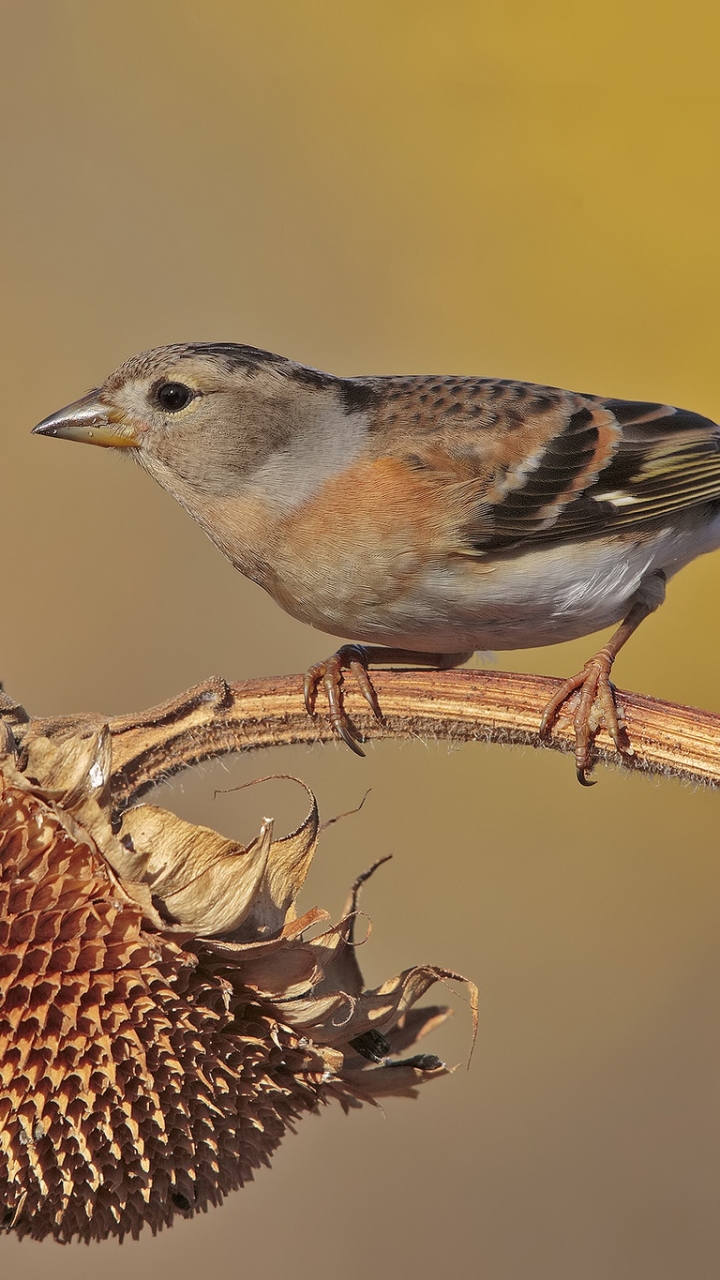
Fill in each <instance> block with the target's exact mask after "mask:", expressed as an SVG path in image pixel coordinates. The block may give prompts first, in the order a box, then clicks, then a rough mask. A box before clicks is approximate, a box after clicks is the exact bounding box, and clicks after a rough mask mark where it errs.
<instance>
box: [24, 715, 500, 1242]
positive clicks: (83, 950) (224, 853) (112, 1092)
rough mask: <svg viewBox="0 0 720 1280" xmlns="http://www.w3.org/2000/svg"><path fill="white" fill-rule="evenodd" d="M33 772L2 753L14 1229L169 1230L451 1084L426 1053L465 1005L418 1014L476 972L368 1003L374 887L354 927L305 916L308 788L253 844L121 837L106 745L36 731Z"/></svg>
mask: <svg viewBox="0 0 720 1280" xmlns="http://www.w3.org/2000/svg"><path fill="white" fill-rule="evenodd" d="M23 766H24V767H23V769H22V770H20V769H19V768H18V766H17V765H16V762H15V761H14V759H13V757H12V756H10V755H6V756H3V757H0V1226H2V1228H4V1229H6V1230H14V1231H16V1232H17V1233H18V1235H20V1236H28V1235H29V1236H33V1237H34V1238H36V1239H41V1238H43V1237H45V1236H53V1237H54V1238H55V1239H56V1240H60V1241H67V1240H70V1239H72V1238H73V1237H78V1238H80V1239H82V1240H91V1239H103V1238H105V1237H107V1236H109V1235H117V1236H120V1237H121V1238H122V1237H123V1236H125V1235H128V1234H129V1235H132V1236H137V1235H138V1234H139V1232H140V1230H141V1228H142V1227H143V1226H144V1225H145V1224H149V1225H150V1227H151V1228H152V1230H153V1231H155V1230H157V1229H159V1228H160V1227H162V1226H163V1225H167V1224H169V1223H170V1222H171V1221H172V1219H173V1217H174V1216H175V1215H176V1214H178V1213H179V1214H183V1215H185V1216H188V1215H192V1214H193V1213H194V1212H196V1211H198V1210H200V1209H203V1210H204V1209H207V1208H208V1206H209V1205H211V1204H217V1203H219V1202H220V1201H221V1200H222V1199H223V1197H224V1196H225V1195H226V1194H227V1192H228V1191H230V1190H232V1189H233V1188H235V1187H238V1186H241V1185H242V1184H243V1182H245V1181H247V1180H248V1179H250V1178H252V1176H253V1170H254V1169H256V1168H257V1167H258V1166H259V1165H260V1164H262V1163H268V1160H269V1157H270V1155H271V1153H272V1152H273V1150H274V1149H275V1147H276V1146H277V1144H278V1143H279V1142H280V1140H281V1138H282V1136H283V1134H284V1133H285V1131H286V1130H287V1129H288V1128H292V1127H293V1123H294V1122H295V1121H296V1120H297V1119H298V1118H299V1117H300V1116H301V1115H302V1114H303V1113H305V1112H308V1111H316V1110H317V1109H318V1107H319V1106H320V1104H322V1103H325V1102H328V1101H331V1100H333V1099H335V1100H337V1101H338V1102H339V1103H340V1105H341V1106H342V1107H343V1108H344V1109H345V1110H348V1109H349V1108H351V1107H355V1106H358V1105H361V1103H363V1102H372V1101H374V1099H376V1098H377V1097H381V1096H385V1095H388V1094H395V1095H402V1096H408V1097H413V1096H414V1095H415V1093H416V1090H417V1086H418V1085H419V1084H421V1083H422V1082H423V1081H425V1080H428V1079H435V1078H436V1077H438V1076H442V1075H445V1074H447V1071H448V1068H447V1067H445V1066H444V1065H443V1063H442V1062H440V1060H439V1059H438V1058H435V1057H433V1056H430V1055H426V1054H413V1052H412V1051H413V1049H414V1047H415V1046H416V1044H417V1042H418V1041H419V1040H420V1039H421V1038H422V1037H423V1036H424V1035H426V1034H427V1032H429V1031H431V1030H433V1029H434V1028H435V1027H436V1026H437V1025H439V1024H440V1023H441V1022H442V1021H443V1020H444V1019H445V1018H446V1017H447V1016H448V1013H449V1010H447V1009H445V1008H442V1007H439V1006H430V1007H426V1008H418V1007H417V1001H418V1000H419V999H421V998H422V996H423V995H424V994H425V993H426V991H427V990H428V988H429V987H430V986H431V985H432V984H433V983H435V982H437V981H438V980H441V981H445V980H447V979H457V978H458V975H456V974H452V973H449V972H448V971H446V970H443V969H438V968H435V967H432V966H420V967H417V968H412V969H408V970H406V971H405V972H404V973H401V974H400V975H398V976H397V977H395V978H392V979H390V980H389V981H387V982H385V983H382V984H381V985H380V986H379V987H377V988H376V989H374V990H366V989H365V988H364V984H363V979H362V975H361V973H360V969H359V966H358V963H357V959H356V948H355V945H354V937H353V930H354V926H355V921H356V919H357V915H358V903H357V897H358V890H359V885H360V883H361V881H362V879H363V877H360V880H359V881H358V882H357V884H356V886H355V887H354V889H353V891H352V893H351V895H350V897H349V899H348V902H347V904H346V907H345V910H344V913H343V917H342V919H341V920H340V921H339V922H338V923H337V924H336V925H333V926H331V927H327V928H325V930H324V931H323V932H321V933H319V935H317V936H315V937H308V936H307V934H308V930H310V929H311V927H312V926H315V925H317V924H318V923H320V922H323V921H327V919H328V916H327V913H326V912H324V911H321V910H319V909H318V908H315V909H313V910H311V911H308V912H307V913H306V914H305V915H304V916H301V917H300V918H298V917H297V914H296V910H295V900H296V897H297V894H298V892H299V890H300V889H301V887H302V885H303V883H304V881H305V878H306V875H307V873H308V870H309V867H310V863H311V861H312V857H313V854H314V851H315V846H316V842H317V836H318V814H317V806H316V803H315V799H314V797H313V796H312V795H311V793H310V792H308V795H309V798H310V810H309V813H308V815H307V817H306V819H305V820H304V822H303V823H301V825H300V827H298V829H297V831H295V832H293V833H291V834H290V835H289V836H285V837H283V838H281V839H275V838H274V835H273V827H272V823H271V822H267V821H266V822H265V823H264V824H263V826H262V829H261V831H260V833H259V835H258V836H257V838H256V839H255V840H254V841H252V843H251V844H250V845H249V846H248V847H247V848H246V847H244V846H242V845H240V844H238V843H237V842H236V841H232V840H227V839H225V838H224V837H222V836H220V835H218V834H217V833H216V832H214V831H210V830H208V829H207V828H204V827H196V826H192V825H191V824H189V823H187V822H183V821H181V820H180V819H179V818H177V817H175V816H174V815H173V814H171V813H168V812H166V811H165V810H163V809H160V808H157V807H155V806H152V805H141V806H139V807H137V808H135V809H131V810H128V811H127V812H126V813H125V814H124V816H123V819H122V823H121V826H120V828H119V830H117V829H113V825H112V824H111V808H110V806H111V796H110V794H109V792H110V783H109V779H110V777H111V773H110V740H109V736H108V734H107V732H106V731H100V732H97V733H92V734H90V735H87V736H73V735H72V734H69V735H68V736H67V737H66V738H65V739H63V740H56V739H53V740H52V741H51V740H49V739H47V738H43V737H35V738H33V739H32V740H31V742H30V743H29V745H28V749H27V751H26V756H25V759H24V761H23ZM459 980H460V981H463V980H462V979H459ZM468 986H469V990H470V995H471V1002H472V1005H473V1014H474V1017H475V1018H476V1008H477V1003H476V997H477V993H476V989H475V988H474V987H473V986H472V984H468ZM408 1053H409V1054H410V1056H407V1055H408ZM398 1054H401V1055H406V1056H404V1057H402V1058H400V1059H398V1058H397V1057H395V1056H394V1055H398Z"/></svg>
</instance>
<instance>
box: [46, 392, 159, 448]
mask: <svg viewBox="0 0 720 1280" xmlns="http://www.w3.org/2000/svg"><path fill="white" fill-rule="evenodd" d="M32 434H33V435H34V436H55V437H56V439H58V440H77V441H78V443H79V444H99V445H102V446H103V448H106V449H137V448H139V445H140V440H139V439H138V435H137V432H136V431H135V428H134V427H132V426H130V425H129V424H128V423H126V422H123V420H122V418H121V417H120V415H119V414H118V413H117V412H116V411H115V410H114V409H110V408H108V406H107V405H105V404H103V403H102V401H101V400H100V397H99V395H98V392H97V391H91V392H90V393H89V395H86V396H83V397H82V399H81V400H75V401H74V402H73V404H69V405H68V406H67V407H66V408H65V409H60V410H59V411H58V412H57V413H53V414H51V415H50V417H49V418H44V419H43V421H42V422H39V423H38V425H37V426H36V427H33V431H32Z"/></svg>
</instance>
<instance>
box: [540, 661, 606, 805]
mask: <svg viewBox="0 0 720 1280" xmlns="http://www.w3.org/2000/svg"><path fill="white" fill-rule="evenodd" d="M611 668H612V657H610V656H609V655H607V654H606V653H605V652H604V651H602V650H601V652H600V653H598V654H597V655H596V656H595V657H594V658H591V659H590V661H589V662H586V663H585V666H584V667H583V669H582V671H580V672H579V673H578V674H577V675H576V676H572V677H571V678H570V679H569V680H566V681H565V683H564V684H562V685H561V686H560V688H559V689H558V691H557V693H556V694H555V695H554V697H552V698H551V699H550V701H549V702H548V704H547V706H546V708H545V710H544V711H543V715H542V720H541V721H540V737H541V738H548V737H549V735H550V731H551V729H552V727H553V725H554V723H555V720H556V719H557V716H558V714H559V711H560V708H561V707H562V705H563V703H564V702H566V701H567V699H568V698H569V697H570V695H571V694H572V693H575V692H576V691H577V690H579V697H578V700H577V706H576V708H575V714H574V716H573V728H574V729H575V773H576V775H577V780H578V782H579V783H580V785H581V786H583V787H593V786H595V780H591V779H590V778H588V776H587V775H588V772H589V771H590V770H591V769H592V766H593V745H594V742H595V738H596V736H597V733H598V730H599V729H600V727H601V725H604V726H605V729H606V730H607V732H608V733H609V735H610V737H611V738H612V740H613V743H614V744H615V748H616V750H617V751H623V750H624V749H625V750H626V745H625V744H624V743H623V730H624V728H625V718H624V716H623V713H622V708H621V707H620V706H619V705H618V703H617V702H616V700H615V686H614V685H613V683H612V681H611V680H610V671H611ZM626 753H627V752H626Z"/></svg>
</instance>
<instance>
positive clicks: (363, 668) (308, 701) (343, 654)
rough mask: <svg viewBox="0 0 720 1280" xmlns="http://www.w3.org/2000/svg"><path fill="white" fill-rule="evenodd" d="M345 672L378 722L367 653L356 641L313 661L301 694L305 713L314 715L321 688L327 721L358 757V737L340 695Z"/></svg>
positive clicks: (380, 718) (360, 752)
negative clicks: (322, 659) (326, 709)
mask: <svg viewBox="0 0 720 1280" xmlns="http://www.w3.org/2000/svg"><path fill="white" fill-rule="evenodd" d="M344 671H349V672H350V673H351V675H353V676H354V677H355V679H356V681H357V684H358V687H359V689H360V692H361V694H362V695H363V697H364V699H365V701H366V702H367V704H368V706H369V707H370V710H371V711H372V713H373V715H374V716H375V719H376V720H378V721H382V712H381V710H380V704H379V702H378V699H377V694H376V692H375V687H374V685H373V682H372V680H371V679H370V675H369V673H368V656H367V653H366V651H365V649H364V648H363V646H362V645H360V644H344V645H342V647H341V648H340V649H338V651H337V653H334V654H333V655H332V657H330V658H326V659H325V661H324V662H316V663H315V665H314V666H312V667H310V669H309V671H307V672H306V674H305V679H304V680H303V697H304V699H305V707H306V710H307V713H308V715H310V716H313V717H314V716H315V707H316V703H317V695H318V690H319V689H320V686H321V685H322V688H323V690H324V693H325V696H326V698H327V702H328V714H329V718H330V723H331V725H332V727H333V729H334V730H335V733H336V734H337V735H338V737H340V738H342V740H343V742H344V743H345V744H346V745H347V746H348V747H349V748H350V750H351V751H354V752H355V754H356V755H358V756H364V755H365V752H364V751H363V749H362V747H361V746H360V739H359V738H358V736H357V734H356V733H355V731H354V729H353V727H352V726H351V724H350V721H349V720H348V717H347V715H346V713H345V705H344V696H343V684H344V678H343V672H344Z"/></svg>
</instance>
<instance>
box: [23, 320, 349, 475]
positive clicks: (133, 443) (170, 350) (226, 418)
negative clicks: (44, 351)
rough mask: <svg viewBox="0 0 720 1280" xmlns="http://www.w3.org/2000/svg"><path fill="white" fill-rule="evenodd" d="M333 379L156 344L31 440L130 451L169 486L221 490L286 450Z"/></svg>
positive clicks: (217, 349) (253, 357)
mask: <svg viewBox="0 0 720 1280" xmlns="http://www.w3.org/2000/svg"><path fill="white" fill-rule="evenodd" d="M336 381H337V380H336V379H334V378H332V377H331V376H330V375H328V374H322V373H319V372H316V371H314V370H312V369H306V368H305V367H304V366H302V365H296V364H293V363H292V361H290V360H287V359H286V358H285V357H284V356H278V355H273V354H271V353H270V352H268V351H261V350H258V349H257V348H255V347H248V346H241V345H239V344H235V343H220V342H218V343H187V344H176V345H173V346H167V347H156V348H155V349H154V350H152V351H145V352H143V353H141V354H140V355H137V356H133V357H132V358H131V359H130V360H127V361H126V362H125V364H123V365H121V366H120V367H119V368H118V369H116V370H115V372H114V373H111V374H110V376H109V377H108V378H106V380H105V382H104V383H103V384H102V386H101V387H98V388H96V389H95V390H93V391H90V392H89V393H88V394H87V395H85V396H83V397H82V398H81V399H80V400H76V401H74V402H73V403H72V404H70V405H67V406H66V408H64V409H61V410H60V411H59V412H58V413H54V414H51V416H50V417H48V418H45V419H44V421H43V422H41V423H39V424H38V426H37V427H35V428H34V433H35V434H37V435H42V436H54V437H56V438H57V439H60V440H76V441H78V442H81V443H85V444H95V445H101V446H103V447H106V448H113V449H123V450H130V451H132V454H133V456H134V457H135V458H136V459H137V461H138V462H140V463H141V464H142V465H143V466H144V467H145V468H146V469H147V470H148V471H150V472H151V474H154V475H155V477H156V479H158V480H160V482H161V483H162V484H164V486H165V487H167V488H170V489H175V488H176V484H175V483H173V482H179V483H180V485H182V486H183V487H185V486H189V487H190V488H195V487H197V488H201V489H202V490H204V491H205V492H221V491H222V492H225V491H227V489H228V486H232V484H233V482H234V481H235V482H238V481H241V480H242V478H243V477H246V476H248V475H250V474H252V473H253V472H254V471H256V470H257V469H258V468H259V467H261V466H262V465H263V463H264V462H265V461H266V460H267V458H268V457H270V456H271V455H272V454H274V453H276V452H281V451H282V450H283V449H284V448H286V447H287V444H288V442H289V441H290V440H291V438H292V437H293V435H294V434H295V433H296V432H297V430H298V429H299V428H300V427H302V424H303V422H304V421H307V418H308V416H310V417H312V416H313V412H312V407H311V406H312V405H313V404H315V403H316V402H319V403H322V402H323V401H325V400H326V397H327V396H328V395H333V386H334V384H335V382H336Z"/></svg>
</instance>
